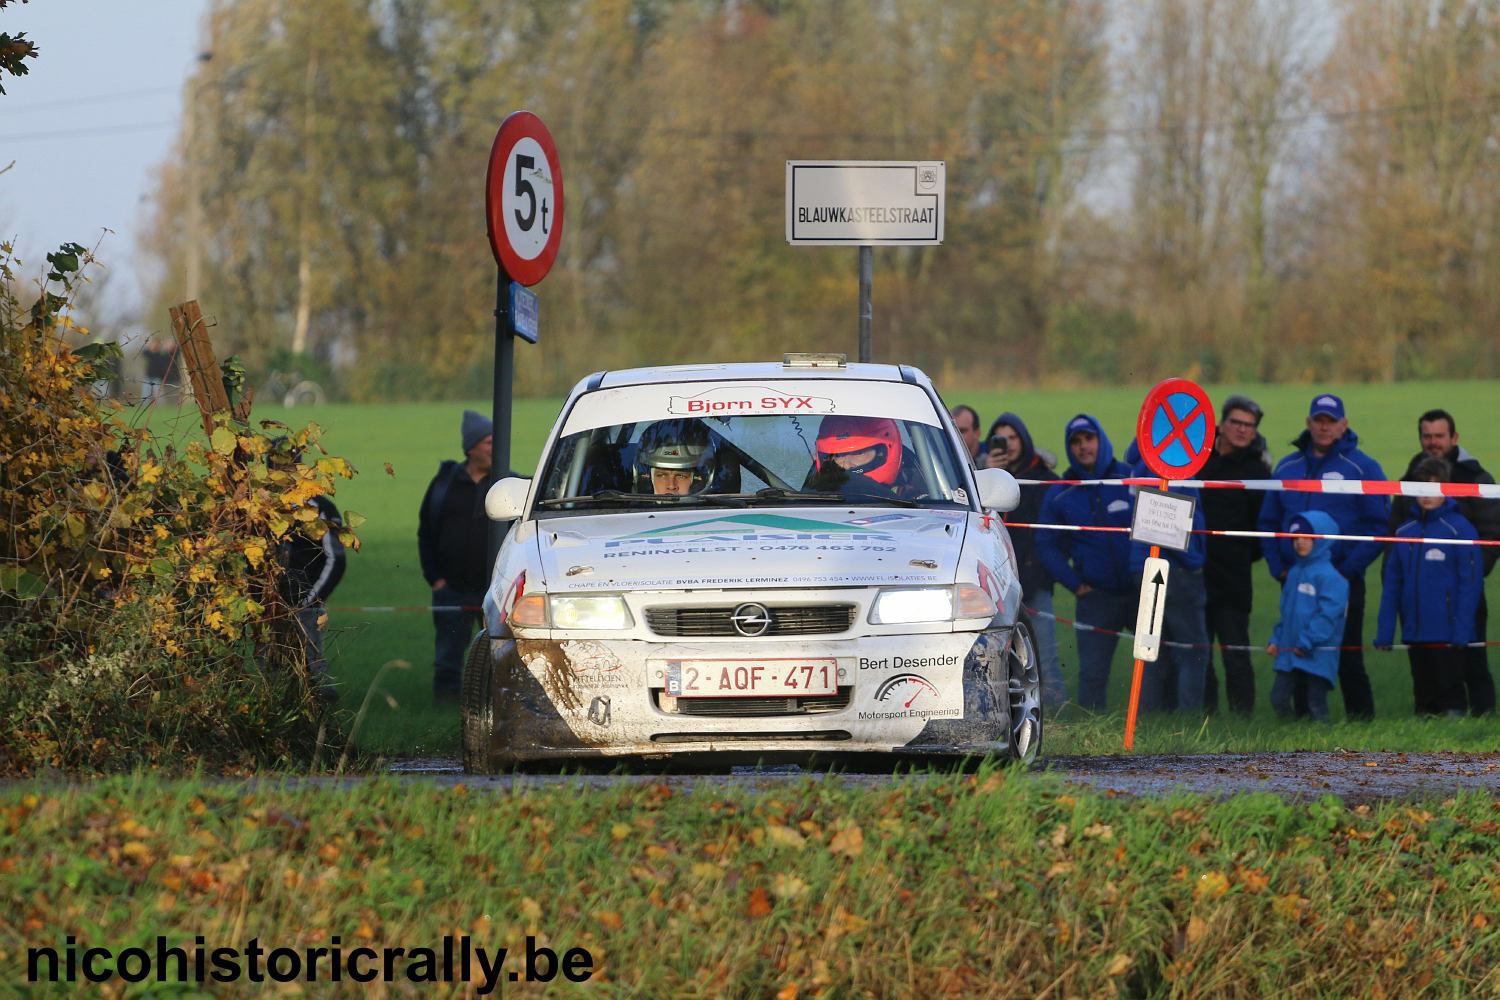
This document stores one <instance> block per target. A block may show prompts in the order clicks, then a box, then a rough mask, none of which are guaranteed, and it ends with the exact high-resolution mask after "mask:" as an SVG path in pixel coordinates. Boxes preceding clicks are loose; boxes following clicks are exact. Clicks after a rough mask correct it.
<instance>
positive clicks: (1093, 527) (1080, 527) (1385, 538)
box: [1005, 521, 1500, 545]
mask: <svg viewBox="0 0 1500 1000" xmlns="http://www.w3.org/2000/svg"><path fill="white" fill-rule="evenodd" d="M1005 526H1006V527H1007V528H1035V529H1039V530H1045V531H1116V532H1120V531H1123V532H1127V533H1128V532H1129V531H1130V529H1129V528H1125V527H1120V526H1116V525H1107V524H1032V523H1029V522H1027V521H1006V522H1005ZM1192 530H1193V534H1195V535H1214V536H1218V537H1223V538H1330V539H1332V540H1334V541H1336V542H1403V543H1417V542H1422V543H1426V544H1428V545H1500V539H1492V538H1424V537H1422V536H1420V535H1419V536H1417V537H1415V538H1404V537H1400V536H1397V535H1315V534H1313V533H1311V532H1299V531H1232V530H1230V529H1227V528H1225V529H1219V528H1194V529H1192Z"/></svg>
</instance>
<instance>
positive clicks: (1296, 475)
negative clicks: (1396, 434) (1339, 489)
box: [1257, 430, 1390, 579]
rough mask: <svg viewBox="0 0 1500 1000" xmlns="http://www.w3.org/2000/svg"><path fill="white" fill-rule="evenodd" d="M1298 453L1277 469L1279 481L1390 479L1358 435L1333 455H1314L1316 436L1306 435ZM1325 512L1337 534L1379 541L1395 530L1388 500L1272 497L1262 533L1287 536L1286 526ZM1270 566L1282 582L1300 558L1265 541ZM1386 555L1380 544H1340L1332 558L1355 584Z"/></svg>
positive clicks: (1280, 543)
mask: <svg viewBox="0 0 1500 1000" xmlns="http://www.w3.org/2000/svg"><path fill="white" fill-rule="evenodd" d="M1292 444H1293V445H1295V446H1296V448H1297V450H1296V451H1294V452H1292V453H1291V454H1290V455H1288V456H1287V457H1286V458H1283V459H1282V460H1281V461H1280V462H1277V463H1276V469H1275V471H1274V472H1272V473H1271V477H1272V478H1273V479H1331V480H1341V479H1343V480H1352V479H1373V480H1381V481H1383V480H1384V479H1385V471H1384V470H1382V469H1381V468H1380V463H1379V462H1377V461H1375V460H1374V459H1373V458H1371V457H1370V456H1369V455H1366V454H1365V453H1364V452H1362V451H1360V450H1359V436H1358V435H1357V434H1355V433H1354V432H1353V431H1352V430H1351V431H1345V432H1344V436H1343V437H1341V438H1340V439H1339V440H1337V441H1335V442H1334V443H1333V447H1332V448H1330V449H1328V454H1326V455H1318V454H1317V453H1316V452H1314V451H1313V447H1312V434H1311V433H1310V432H1309V431H1303V432H1302V434H1301V435H1300V436H1299V437H1298V438H1297V440H1295V441H1293V442H1292ZM1313 510H1320V511H1323V512H1324V513H1326V514H1328V515H1329V516H1330V517H1332V518H1333V520H1334V522H1335V523H1336V524H1337V525H1338V529H1337V531H1336V532H1335V533H1336V534H1341V535H1379V534H1383V533H1384V532H1385V531H1386V530H1387V529H1388V527H1389V525H1388V524H1387V521H1388V519H1389V517H1390V504H1389V503H1388V502H1387V501H1386V498H1385V497H1382V496H1366V495H1365V494H1362V493H1294V492H1290V491H1288V492H1284V493H1278V492H1273V493H1267V494H1266V498H1265V501H1264V502H1263V503H1262V504H1261V508H1260V520H1259V522H1258V524H1257V527H1258V528H1259V529H1260V530H1261V531H1286V530H1287V528H1286V525H1287V524H1289V523H1290V522H1291V519H1292V518H1293V517H1294V516H1296V515H1297V514H1301V513H1303V512H1305V511H1313ZM1262 551H1263V552H1264V553H1265V556H1266V566H1267V568H1269V569H1270V571H1271V575H1272V576H1274V577H1277V578H1278V579H1279V578H1280V577H1281V574H1283V573H1285V572H1287V571H1288V570H1289V569H1290V568H1291V565H1292V561H1293V559H1294V558H1295V554H1294V552H1293V550H1292V542H1291V539H1289V538H1267V539H1263V541H1262ZM1378 555H1380V543H1379V542H1335V543H1334V546H1333V552H1332V555H1331V558H1332V560H1333V568H1334V569H1336V570H1338V571H1339V572H1340V573H1342V574H1344V576H1346V577H1348V578H1350V579H1354V578H1355V577H1363V576H1364V573H1365V569H1366V567H1368V566H1369V565H1370V563H1372V562H1374V561H1375V558H1376V557H1377V556H1378Z"/></svg>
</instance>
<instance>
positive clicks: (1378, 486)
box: [1016, 476, 1500, 500]
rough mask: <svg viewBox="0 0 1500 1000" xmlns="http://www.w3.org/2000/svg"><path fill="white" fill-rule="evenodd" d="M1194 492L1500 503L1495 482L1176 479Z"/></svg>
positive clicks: (1140, 482) (1122, 482) (1155, 481)
mask: <svg viewBox="0 0 1500 1000" xmlns="http://www.w3.org/2000/svg"><path fill="white" fill-rule="evenodd" d="M1016 483H1017V484H1018V485H1021V486H1150V487H1152V488H1153V489H1154V488H1157V487H1160V486H1161V480H1160V479H1159V478H1155V477H1140V476H1134V477H1131V478H1128V479H1017V480H1016ZM1172 485H1173V486H1181V487H1183V488H1185V489H1194V490H1269V491H1271V492H1274V493H1281V492H1288V493H1352V494H1356V495H1361V496H1401V497H1482V498H1486V499H1492V500H1500V484H1495V483H1409V482H1404V481H1401V480H1387V479H1174V480H1172Z"/></svg>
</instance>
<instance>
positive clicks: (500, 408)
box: [484, 269, 516, 570]
mask: <svg viewBox="0 0 1500 1000" xmlns="http://www.w3.org/2000/svg"><path fill="white" fill-rule="evenodd" d="M515 373H516V335H515V332H514V330H513V328H512V326H511V318H510V279H509V278H508V277H507V276H506V274H505V271H504V270H503V269H498V270H497V272H496V278H495V384H494V388H493V392H492V393H491V407H492V412H491V415H490V419H491V422H492V423H493V424H494V428H495V436H494V439H493V442H492V444H491V447H490V456H491V457H490V475H489V478H488V479H487V480H486V481H485V484H484V489H485V494H486V495H488V494H489V490H490V487H492V486H494V485H495V484H496V483H498V482H499V481H500V480H501V479H502V478H504V477H505V476H508V475H510V420H511V408H512V398H513V396H514V382H515ZM509 530H510V524H509V523H507V522H504V521H491V522H490V534H489V545H488V547H487V555H488V562H487V565H488V566H489V567H490V569H491V570H493V569H494V566H495V558H496V557H497V556H498V555H499V554H500V545H501V543H502V542H504V541H505V533H506V532H507V531H509Z"/></svg>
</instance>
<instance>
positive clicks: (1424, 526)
mask: <svg viewBox="0 0 1500 1000" xmlns="http://www.w3.org/2000/svg"><path fill="white" fill-rule="evenodd" d="M1450 476H1451V470H1450V467H1449V465H1448V463H1447V462H1446V461H1444V460H1443V459H1441V458H1426V459H1423V460H1422V461H1421V462H1419V463H1417V467H1416V469H1415V470H1414V471H1413V473H1412V477H1413V480H1414V481H1416V482H1424V483H1444V482H1447V481H1448V480H1449V477H1450ZM1416 500H1417V502H1416V505H1415V509H1414V510H1413V511H1412V515H1411V517H1410V519H1408V520H1407V521H1406V523H1404V524H1402V525H1401V527H1399V528H1397V529H1396V536H1397V537H1398V538H1434V539H1439V538H1441V539H1465V540H1473V539H1476V538H1478V537H1479V532H1478V531H1477V530H1475V528H1474V525H1472V524H1470V523H1469V521H1468V519H1467V518H1465V517H1464V516H1463V514H1461V513H1459V510H1458V503H1457V501H1455V500H1453V499H1452V498H1450V497H1443V496H1431V497H1417V498H1416ZM1383 583H1384V589H1383V590H1382V591H1381V594H1380V618H1379V622H1378V624H1377V625H1376V629H1375V648H1377V649H1390V648H1391V643H1392V641H1393V639H1394V637H1395V634H1396V617H1397V615H1398V614H1399V615H1400V617H1401V641H1402V642H1405V643H1408V644H1411V648H1410V649H1408V650H1407V652H1406V655H1407V658H1408V659H1409V660H1410V661H1411V692H1412V699H1413V701H1414V702H1415V703H1416V709H1417V714H1418V715H1444V714H1446V715H1463V714H1464V712H1465V711H1466V710H1467V708H1468V698H1467V697H1466V695H1465V692H1464V666H1465V659H1466V655H1465V654H1466V653H1467V652H1468V651H1467V650H1466V649H1465V648H1464V647H1466V646H1467V645H1468V644H1469V643H1471V642H1473V641H1474V623H1475V614H1476V612H1477V611H1478V609H1479V595H1480V593H1481V592H1482V590H1483V587H1484V562H1483V557H1482V556H1481V555H1480V553H1479V548H1478V546H1472V545H1432V544H1424V543H1421V542H1392V543H1391V550H1390V554H1389V555H1388V556H1387V557H1386V560H1385V577H1384V581H1383Z"/></svg>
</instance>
